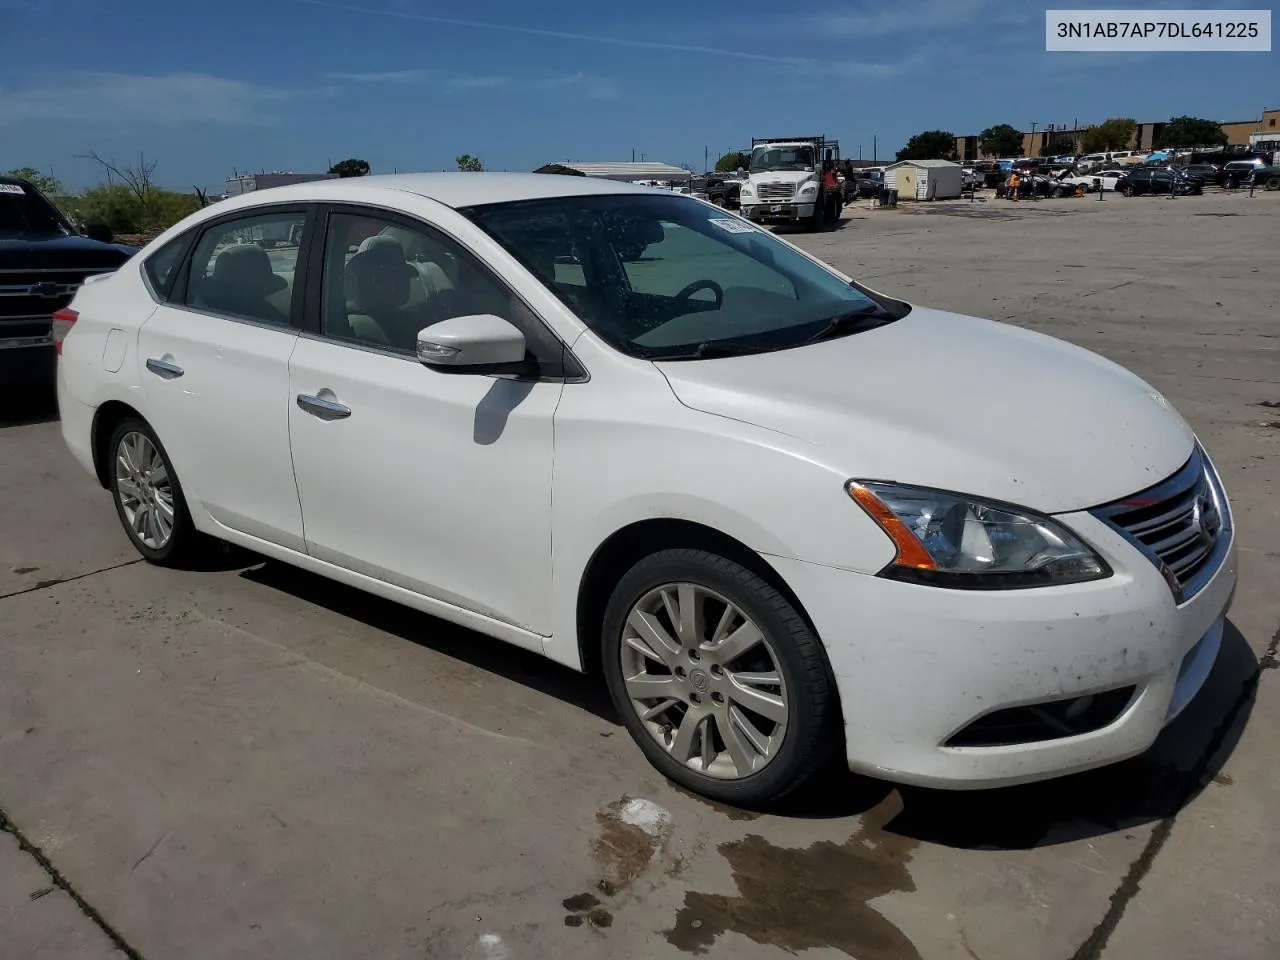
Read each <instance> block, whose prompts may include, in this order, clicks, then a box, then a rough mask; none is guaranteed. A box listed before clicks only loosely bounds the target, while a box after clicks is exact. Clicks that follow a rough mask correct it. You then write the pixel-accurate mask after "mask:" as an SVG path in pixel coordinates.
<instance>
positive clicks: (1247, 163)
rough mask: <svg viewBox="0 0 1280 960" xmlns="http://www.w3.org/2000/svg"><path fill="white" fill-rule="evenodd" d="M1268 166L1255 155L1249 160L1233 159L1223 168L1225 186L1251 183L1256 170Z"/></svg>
mask: <svg viewBox="0 0 1280 960" xmlns="http://www.w3.org/2000/svg"><path fill="white" fill-rule="evenodd" d="M1264 167H1266V163H1265V162H1263V161H1262V160H1261V159H1259V158H1257V157H1254V158H1252V159H1249V160H1232V161H1231V162H1230V163H1228V164H1227V165H1226V166H1225V167H1223V168H1222V179H1223V183H1224V185H1225V186H1228V187H1239V186H1242V185H1247V184H1248V183H1249V177H1251V176H1252V175H1253V173H1254V171H1255V170H1259V169H1261V168H1264Z"/></svg>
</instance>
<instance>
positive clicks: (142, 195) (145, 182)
mask: <svg viewBox="0 0 1280 960" xmlns="http://www.w3.org/2000/svg"><path fill="white" fill-rule="evenodd" d="M79 158H80V159H82V160H92V161H93V162H94V163H96V164H98V165H99V166H101V167H102V168H103V169H104V170H106V171H107V183H108V185H110V183H111V176H112V175H113V174H114V175H115V176H116V177H118V178H119V179H120V181H121V182H122V183H123V184H124V186H125V187H126V188H128V190H129V192H130V193H131V194H133V197H134V199H135V200H137V202H138V220H139V222H140V223H141V225H142V226H143V228H144V229H146V228H149V227H151V226H152V225H153V223H154V222H155V218H156V210H155V199H156V198H155V184H154V183H153V182H152V179H151V175H152V174H153V173H155V170H156V161H155V160H148V159H147V156H146V154H145V153H141V152H139V153H138V165H137V166H136V167H135V166H129V165H127V164H126V165H123V166H118V165H117V164H116V162H115V160H103V159H102V157H100V156H99V155H98V154H97V153H96V152H94V151H92V150H90V151H89V152H88V153H83V154H80V155H79Z"/></svg>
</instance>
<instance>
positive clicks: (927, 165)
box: [884, 160, 964, 200]
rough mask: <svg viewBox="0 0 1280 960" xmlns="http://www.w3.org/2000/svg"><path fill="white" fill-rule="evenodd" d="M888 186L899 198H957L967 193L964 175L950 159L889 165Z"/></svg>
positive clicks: (886, 183)
mask: <svg viewBox="0 0 1280 960" xmlns="http://www.w3.org/2000/svg"><path fill="white" fill-rule="evenodd" d="M884 185H885V189H886V190H897V191H898V199H899V200H954V199H956V198H957V197H959V196H960V195H961V194H962V193H963V192H964V174H963V173H962V172H961V170H960V164H958V163H952V162H951V161H950V160H900V161H899V162H897V163H894V164H890V165H889V166H888V167H886V168H885V171H884Z"/></svg>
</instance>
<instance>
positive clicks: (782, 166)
mask: <svg viewBox="0 0 1280 960" xmlns="http://www.w3.org/2000/svg"><path fill="white" fill-rule="evenodd" d="M813 166H814V159H813V147H812V146H808V145H801V146H794V147H777V146H762V147H756V148H755V149H754V150H752V151H751V165H750V167H749V169H750V171H751V172H752V173H760V172H762V171H765V170H812V169H813Z"/></svg>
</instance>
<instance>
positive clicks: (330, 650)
mask: <svg viewBox="0 0 1280 960" xmlns="http://www.w3.org/2000/svg"><path fill="white" fill-rule="evenodd" d="M796 239H797V240H798V242H800V243H801V244H802V245H803V246H805V247H806V248H808V249H811V250H813V251H815V252H817V253H818V254H819V255H820V256H822V257H824V258H826V259H827V260H829V261H830V262H832V263H833V264H835V265H836V266H838V267H839V268H841V269H843V270H845V271H846V272H848V273H850V274H852V275H854V276H858V277H860V278H863V279H865V280H866V281H868V282H869V283H870V284H871V285H872V286H873V287H876V288H878V289H880V290H883V291H884V292H886V293H889V294H893V295H896V296H901V297H904V298H906V299H910V300H914V301H916V302H919V303H922V304H927V305H930V306H937V307H941V308H946V309H951V310H956V311H960V312H967V313H973V314H978V315H983V316H991V317H995V318H998V319H1002V320H1008V321H1010V322H1013V323H1016V324H1019V325H1022V326H1027V327H1031V328H1034V329H1037V330H1041V331H1045V332H1048V333H1052V334H1054V335H1057V336H1061V337H1064V338H1066V339H1068V340H1071V341H1074V342H1077V343H1080V344H1082V345H1084V346H1086V347H1089V348H1091V349H1094V350H1097V351H1099V352H1101V353H1103V354H1105V355H1107V356H1109V357H1111V358H1113V359H1115V360H1117V361H1119V362H1120V363H1123V364H1125V365H1126V366H1128V367H1130V368H1131V369H1133V370H1134V371H1136V372H1137V373H1138V374H1140V375H1141V376H1143V377H1145V378H1147V379H1148V380H1149V381H1151V382H1152V383H1153V384H1154V385H1155V386H1156V387H1157V388H1158V389H1160V390H1161V391H1162V392H1164V393H1165V394H1166V395H1167V396H1168V397H1169V398H1170V399H1171V400H1172V401H1173V402H1174V403H1175V404H1176V405H1177V406H1178V407H1179V409H1180V410H1181V411H1182V412H1183V413H1184V414H1185V415H1186V416H1187V417H1188V418H1189V419H1190V421H1191V423H1192V424H1193V426H1194V427H1195V428H1196V429H1197V430H1198V431H1199V433H1200V435H1201V437H1202V438H1203V439H1204V441H1205V442H1206V444H1207V446H1208V447H1209V449H1210V451H1211V452H1212V453H1213V454H1214V456H1215V458H1216V461H1217V463H1218V465H1219V468H1220V470H1221V472H1222V474H1223V477H1224V480H1225V482H1226V484H1227V488H1228V491H1229V492H1230V494H1231V496H1232V498H1233V501H1234V503H1235V509H1236V515H1237V521H1238V525H1239V528H1240V542H1241V548H1242V558H1241V561H1242V568H1243V579H1242V582H1241V586H1240V590H1239V593H1238V595H1237V599H1236V604H1235V607H1234V609H1233V613H1232V625H1231V627H1230V628H1229V631H1228V636H1227V641H1226V643H1225V644H1224V648H1223V654H1222V656H1221V659H1220V661H1219V663H1218V665H1217V668H1216V669H1215V672H1214V674H1213V675H1212V676H1211V678H1210V681H1209V684H1208V686H1207V688H1206V689H1205V691H1204V692H1203V693H1202V695H1201V696H1200V697H1199V698H1198V699H1197V700H1196V701H1195V702H1194V703H1193V705H1192V707H1191V708H1189V709H1188V710H1187V712H1186V713H1185V714H1184V715H1183V716H1182V717H1180V718H1179V720H1178V721H1177V722H1176V723H1175V724H1174V725H1173V726H1172V727H1170V728H1169V729H1168V730H1167V731H1166V733H1165V734H1164V736H1162V738H1161V740H1160V741H1159V742H1158V743H1157V745H1156V746H1155V747H1154V748H1153V749H1152V751H1151V752H1150V753H1149V754H1148V755H1146V756H1144V757H1142V758H1139V759H1138V760H1135V761H1132V762H1129V763H1126V764H1123V765H1120V766H1117V767H1112V768H1109V769H1105V770H1101V771H1096V772H1094V773H1091V774H1087V775H1084V776H1080V777H1075V778H1072V779H1069V780H1065V781H1059V782H1055V783H1050V784H1041V785H1036V786H1032V787H1026V788H1016V789H1010V790H1004V791H991V792H983V793H973V794H963V795H954V794H946V793H937V792H930V791H925V790H916V789H905V788H904V789H895V788H892V787H890V786H888V785H884V784H877V783H873V782H870V781H865V780H859V779H857V778H854V777H852V776H843V775H839V774H832V775H831V776H830V778H828V779H827V780H826V781H825V782H824V783H822V784H821V785H820V787H819V788H817V789H815V790H813V791H810V792H809V794H807V795H806V796H805V797H802V798H799V799H798V800H796V801H795V802H794V803H792V804H791V806H789V807H788V808H787V809H785V810H782V811H779V812H778V813H776V814H770V815H765V816H757V815H752V814H746V813H743V812H740V811H734V810H727V809H720V808H716V807H714V806H712V805H709V804H707V803H706V802H704V801H702V800H700V799H698V798H695V797H692V796H689V795H687V794H683V793H681V792H678V791H677V790H675V789H673V788H672V787H671V785H669V784H668V783H667V782H666V781H664V780H663V779H662V778H661V777H659V776H658V775H657V774H656V773H655V772H654V771H652V770H651V769H650V768H649V766H648V765H647V764H646V763H645V761H644V760H643V758H642V757H641V755H640V753H639V751H638V750H637V749H636V748H635V747H634V746H633V745H632V744H631V742H630V740H629V739H628V738H627V736H626V733H625V732H624V731H623V730H622V728H621V727H620V726H619V725H618V724H617V722H616V720H615V718H614V716H613V714H612V712H611V710H610V708H609V706H608V703H607V699H606V697H605V696H604V694H603V691H602V690H601V689H600V685H599V684H597V683H596V682H595V681H593V680H591V679H588V678H584V677H580V676H578V675H576V674H572V673H570V672H567V671H565V670H562V669H560V668H557V667H554V666H552V665H550V664H547V663H544V662H542V661H540V660H538V659H536V658H534V657H532V656H528V655H525V654H523V653H521V652H519V651H517V650H515V649H509V648H506V647H503V646H502V645H500V644H498V643H496V642H495V641H491V640H488V639H486V638H483V637H480V636H477V635H474V634H470V633H467V632H465V631H461V630H459V629H457V628H455V627H451V626H448V625H445V624H442V623H440V622H437V621H434V620H431V619H430V618H427V617H424V616H420V615H418V614H414V613H410V612H409V611H406V610H402V609H400V608H397V607H395V606H393V605H391V604H388V603H384V602H382V601H379V600H376V599H373V598H369V597H365V596H363V595H360V594H357V593H355V592H353V591H350V590H347V589H345V588H342V587H339V586H336V585H333V584H330V583H328V582H326V581H322V580H320V579H317V578H315V577H313V576H310V575H308V574H303V573H300V572H296V571H293V570H291V569H289V568H287V567H284V566H281V565H278V564H274V563H266V564H262V563H260V562H255V560H254V558H253V557H251V556H246V555H243V554H235V555H229V556H228V557H227V558H225V559H226V562H225V563H222V564H218V565H214V568H213V569H209V570H204V571H198V572H176V571H167V570H160V569H157V568H153V567H149V566H147V565H145V564H143V563H139V562H137V561H136V559H135V555H134V554H133V552H132V551H131V549H130V548H129V545H128V543H127V541H126V539H125V536H124V534H123V533H122V532H121V531H120V529H119V528H118V525H117V522H116V519H115V516H114V513H113V511H112V508H111V504H110V500H109V498H108V496H107V495H106V494H105V493H104V492H103V491H101V490H100V489H98V488H97V487H96V486H95V485H94V484H93V483H92V482H91V481H90V479H89V478H88V477H87V476H85V475H84V474H83V473H82V472H81V471H80V470H79V468H78V467H77V466H76V465H75V464H74V463H73V462H72V461H71V459H70V457H69V455H68V454H67V453H66V452H65V450H64V448H63V446H62V442H61V438H60V436H59V434H58V426H57V423H56V422H54V419H53V417H54V414H53V413H52V412H51V410H50V409H49V407H48V404H47V403H46V404H44V405H43V406H42V405H40V404H34V405H33V404H30V403H28V404H27V405H26V407H25V408H24V409H23V410H22V411H20V412H19V413H18V414H14V413H13V412H12V411H13V410H14V407H13V403H14V400H13V398H6V400H5V402H6V404H7V407H8V410H9V411H10V413H9V414H5V413H0V416H15V415H16V416H18V417H19V419H16V420H11V421H9V422H7V423H5V424H4V425H3V429H0V811H2V812H0V828H2V830H3V832H0V943H2V944H4V947H3V949H0V953H2V954H4V955H6V956H12V957H15V958H19V957H21V958H24V960H45V958H48V960H67V958H98V957H108V956H113V955H114V956H129V957H146V958H149V960H153V958H169V957H172V958H183V960H198V958H224V957H228V958H229V957H304V956H305V957H308V958H312V960H321V958H351V957H378V958H489V960H524V958H529V960H542V958H551V957H556V958H578V957H582V958H594V957H601V956H610V957H613V958H616V960H628V958H637V960H639V958H645V960H649V958H665V957H682V956H686V955H688V954H691V953H692V954H700V955H705V956H709V957H734V958H735V960H736V958H742V960H749V958H756V957H776V956H780V955H784V954H785V953H787V952H800V951H803V950H811V951H812V952H810V953H806V954H805V955H806V956H812V957H815V958H817V957H839V956H855V957H857V958H859V960H916V958H926V960H934V958H942V960H950V958H956V960H975V958H978V960H1039V958H1045V960H1086V958H1105V960H1144V958H1161V960H1177V958H1199V957H1205V956H1219V957H1229V958H1242V960H1243V958H1257V960H1274V958H1275V957H1277V956H1280V907H1277V901H1276V897H1275V892H1276V890H1277V889H1280V836H1278V835H1277V834H1276V832H1275V830H1274V829H1273V827H1272V821H1273V819H1274V811H1275V810H1276V809H1277V807H1278V806H1280V773H1278V772H1277V768H1276V766H1275V764H1274V763H1273V749H1272V744H1273V731H1274V730H1275V729H1276V725H1277V722H1280V674H1278V673H1277V672H1276V671H1275V670H1274V668H1275V667H1276V666H1277V658H1276V644H1277V642H1278V641H1280V595H1277V591H1276V584H1280V506H1278V505H1277V499H1276V495H1277V493H1280V489H1278V488H1280V408H1278V407H1277V406H1276V404H1278V403H1280V322H1278V319H1277V318H1278V317H1280V282H1278V280H1277V271H1276V262H1277V256H1276V253H1277V242H1278V241H1280V194H1274V193H1270V194H1259V195H1258V196H1257V197H1255V198H1253V199H1249V198H1248V197H1246V196H1244V195H1243V194H1239V195H1225V194H1219V193H1214V194H1211V195H1208V196H1205V197H1201V198H1179V199H1177V200H1174V201H1171V200H1168V199H1164V198H1136V199H1131V200H1125V199H1123V198H1120V197H1115V196H1110V195H1109V196H1108V199H1107V200H1106V201H1105V202H1103V201H1094V200H1091V199H1085V200H1063V201H1042V202H1039V203H1032V202H1027V203H1019V204H1018V205H1017V206H1016V207H1015V206H1013V205H1012V204H1009V203H1007V202H998V201H994V200H993V201H988V202H986V203H969V202H967V201H965V202H956V203H938V204H932V205H928V206H925V205H919V206H915V205H913V206H908V205H906V204H904V205H903V206H902V207H900V208H899V209H897V210H878V209H871V208H869V207H868V206H866V205H865V203H863V204H859V205H857V206H856V207H854V208H847V209H846V211H845V216H844V220H843V221H842V223H841V224H840V225H839V228H838V229H835V230H832V231H829V232H827V233H823V234H818V235H803V234H801V235H797V236H796ZM998 361H999V358H997V357H993V358H992V367H991V370H990V371H988V372H987V375H989V376H991V377H999V376H1000V368H999V362H998ZM903 363H904V365H905V367H909V365H910V363H911V358H910V357H904V358H903ZM956 402H957V403H963V402H964V398H963V397H957V398H956ZM1009 402H1010V404H1020V405H1021V404H1034V403H1035V402H1036V398H1035V397H1034V396H1029V397H1010V398H1009ZM991 427H992V429H1000V424H999V423H998V422H995V423H992V425H991Z"/></svg>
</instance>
